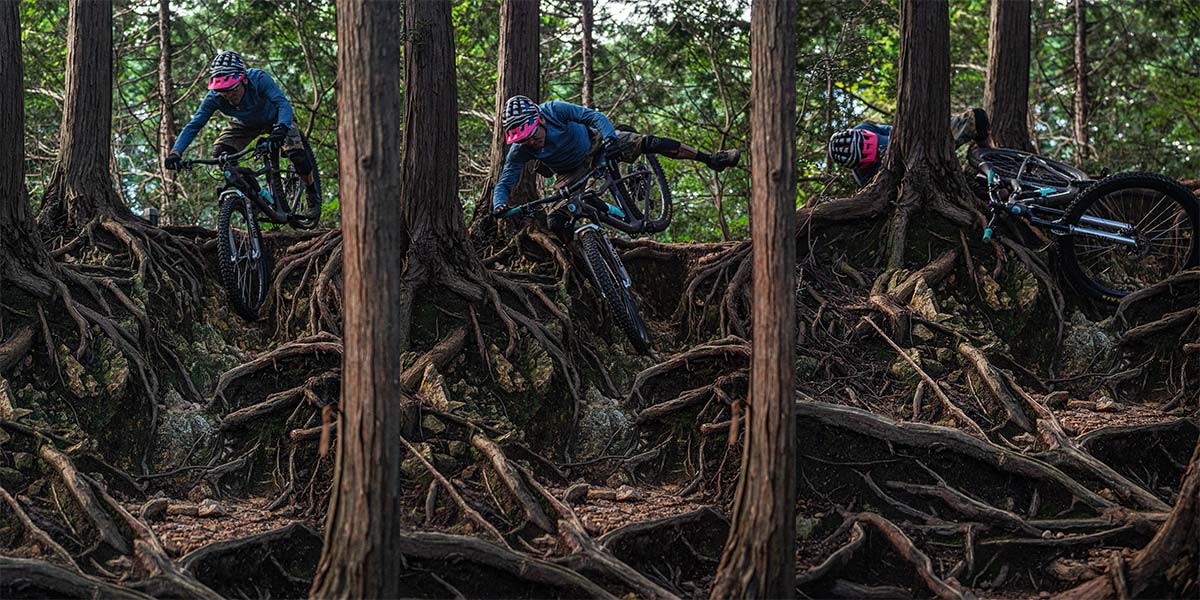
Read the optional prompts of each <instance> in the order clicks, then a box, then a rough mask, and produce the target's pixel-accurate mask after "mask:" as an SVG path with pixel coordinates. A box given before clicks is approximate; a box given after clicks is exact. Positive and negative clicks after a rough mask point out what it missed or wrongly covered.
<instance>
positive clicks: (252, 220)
mask: <svg viewBox="0 0 1200 600" xmlns="http://www.w3.org/2000/svg"><path fill="white" fill-rule="evenodd" d="M217 271H218V272H219V273H220V276H221V286H222V287H224V288H225V295H226V297H227V298H228V299H229V303H230V304H231V305H232V306H233V309H234V311H235V312H237V314H238V315H239V316H241V317H242V318H243V319H245V320H247V321H251V322H253V321H257V320H258V318H259V311H261V310H262V306H263V303H264V302H265V301H266V299H267V289H268V286H269V285H270V278H271V255H270V253H268V252H267V248H266V245H265V244H263V240H262V233H261V232H260V231H259V229H258V220H257V218H256V217H255V214H254V208H253V207H252V206H251V205H250V202H249V201H247V200H246V199H245V198H244V197H242V196H239V195H237V194H227V195H225V196H223V197H222V198H221V206H220V212H219V213H218V215H217Z"/></svg>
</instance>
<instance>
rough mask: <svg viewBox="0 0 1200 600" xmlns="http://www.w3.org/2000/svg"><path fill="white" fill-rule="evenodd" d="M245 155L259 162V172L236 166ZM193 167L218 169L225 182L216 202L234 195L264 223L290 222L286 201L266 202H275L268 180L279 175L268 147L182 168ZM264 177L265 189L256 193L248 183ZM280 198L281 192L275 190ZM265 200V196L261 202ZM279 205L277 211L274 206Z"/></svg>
mask: <svg viewBox="0 0 1200 600" xmlns="http://www.w3.org/2000/svg"><path fill="white" fill-rule="evenodd" d="M248 154H253V155H254V157H255V158H261V159H262V162H263V166H262V167H261V168H259V169H247V168H243V167H242V166H240V165H239V164H238V160H239V159H241V158H243V157H245V156H246V155H248ZM192 165H213V166H218V167H221V174H222V176H223V177H224V178H225V186H224V187H222V188H221V191H220V194H219V196H218V197H219V198H224V197H226V196H227V195H229V194H230V193H236V194H237V195H238V196H240V197H242V198H244V199H247V200H249V201H250V202H251V204H252V205H253V207H254V209H255V210H256V211H257V213H256V215H255V217H256V218H257V215H262V216H264V217H266V220H268V221H270V222H272V223H275V224H278V225H284V224H287V223H288V222H290V220H291V218H292V217H293V215H294V213H292V211H291V209H290V208H289V207H288V206H287V202H288V199H287V198H280V199H279V201H278V202H271V201H269V200H268V199H271V200H274V196H273V192H272V191H271V189H270V188H271V187H272V185H271V179H272V178H277V177H278V176H279V175H280V170H279V167H278V166H277V165H278V158H276V157H275V156H274V154H273V151H272V150H271V147H270V145H269V144H268V143H267V142H265V141H263V142H259V143H257V144H255V145H254V146H251V147H249V148H246V149H245V150H242V151H241V152H238V153H236V154H223V155H221V156H218V157H217V158H211V159H195V160H188V161H184V162H183V168H185V169H190V168H191V167H192ZM262 175H266V176H267V177H266V183H267V187H265V188H264V187H262V186H258V187H259V189H258V190H255V189H254V187H253V186H251V185H250V183H249V182H248V181H247V179H255V180H257V178H258V177H260V176H262ZM276 193H279V194H280V195H281V196H282V192H281V191H280V190H276ZM264 196H266V197H265V198H264ZM276 204H278V207H277V206H276Z"/></svg>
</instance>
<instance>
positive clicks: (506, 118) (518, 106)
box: [500, 96, 542, 144]
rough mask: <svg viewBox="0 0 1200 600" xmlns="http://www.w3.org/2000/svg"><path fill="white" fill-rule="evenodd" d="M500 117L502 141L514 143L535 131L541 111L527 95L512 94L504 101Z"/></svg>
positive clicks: (540, 119)
mask: <svg viewBox="0 0 1200 600" xmlns="http://www.w3.org/2000/svg"><path fill="white" fill-rule="evenodd" d="M500 118H501V123H502V124H503V126H504V143H506V144H516V143H518V142H521V141H524V140H526V139H528V138H529V136H531V135H533V132H535V131H537V126H538V124H539V123H541V122H542V113H541V111H539V110H538V107H537V104H536V103H534V101H533V100H530V99H529V97H528V96H513V97H512V98H509V99H508V100H507V101H506V102H505V103H504V111H503V112H501V114H500Z"/></svg>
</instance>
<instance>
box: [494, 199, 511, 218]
mask: <svg viewBox="0 0 1200 600" xmlns="http://www.w3.org/2000/svg"><path fill="white" fill-rule="evenodd" d="M506 210H508V203H507V202H505V203H503V204H497V205H495V206H493V207H492V217H499V216H500V215H502V214H504V211H506Z"/></svg>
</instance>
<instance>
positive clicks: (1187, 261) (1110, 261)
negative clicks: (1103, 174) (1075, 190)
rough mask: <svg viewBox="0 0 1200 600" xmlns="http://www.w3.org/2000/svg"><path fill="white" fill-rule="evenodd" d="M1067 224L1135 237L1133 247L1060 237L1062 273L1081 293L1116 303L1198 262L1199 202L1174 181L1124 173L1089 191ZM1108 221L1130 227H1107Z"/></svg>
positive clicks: (1065, 219)
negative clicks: (1123, 228)
mask: <svg viewBox="0 0 1200 600" xmlns="http://www.w3.org/2000/svg"><path fill="white" fill-rule="evenodd" d="M1066 211H1067V214H1066V216H1064V217H1063V222H1064V223H1066V224H1068V225H1073V226H1077V227H1087V228H1091V229H1097V230H1101V231H1108V232H1112V233H1116V234H1118V235H1125V236H1127V237H1132V238H1134V239H1135V240H1136V241H1137V245H1136V246H1130V245H1128V244H1123V243H1120V242H1117V241H1113V240H1110V239H1106V238H1104V237H1100V236H1097V235H1089V234H1086V233H1072V234H1069V235H1064V236H1062V237H1060V238H1059V239H1058V249H1059V261H1060V263H1061V265H1062V272H1063V273H1064V275H1066V277H1067V279H1068V280H1070V281H1071V283H1072V284H1073V285H1074V286H1075V288H1076V289H1078V290H1079V291H1080V292H1082V293H1084V294H1087V295H1088V296H1091V297H1093V298H1096V299H1098V300H1102V301H1105V302H1111V303H1115V302H1118V301H1120V299H1121V298H1123V297H1125V296H1127V295H1128V294H1129V293H1130V292H1134V291H1136V290H1139V289H1141V288H1144V287H1146V286H1149V285H1152V284H1154V283H1158V282H1160V281H1163V280H1164V279H1167V278H1168V277H1171V276H1172V275H1174V274H1176V273H1178V272H1179V271H1182V270H1184V269H1187V268H1190V267H1194V266H1196V265H1197V264H1198V263H1200V237H1198V236H1197V232H1196V230H1197V228H1198V227H1200V202H1198V201H1197V200H1196V197H1195V196H1193V195H1192V193H1191V192H1190V191H1189V190H1188V189H1187V188H1185V187H1183V186H1182V185H1180V184H1179V183H1178V182H1176V181H1175V180H1174V179H1170V178H1167V177H1163V176H1162V175H1156V174H1153V173H1121V174H1119V175H1114V176H1112V177H1109V178H1107V179H1104V180H1101V181H1100V182H1099V183H1097V184H1095V185H1093V186H1092V187H1090V188H1088V189H1087V190H1086V191H1084V192H1083V193H1082V194H1080V195H1079V197H1078V198H1076V199H1075V201H1074V202H1072V203H1071V205H1070V206H1068V207H1067V209H1066ZM1105 221H1109V222H1119V223H1124V224H1127V225H1129V226H1131V227H1132V228H1131V229H1128V230H1124V231H1123V230H1122V228H1120V227H1115V226H1111V225H1105V223H1104V222H1105Z"/></svg>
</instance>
